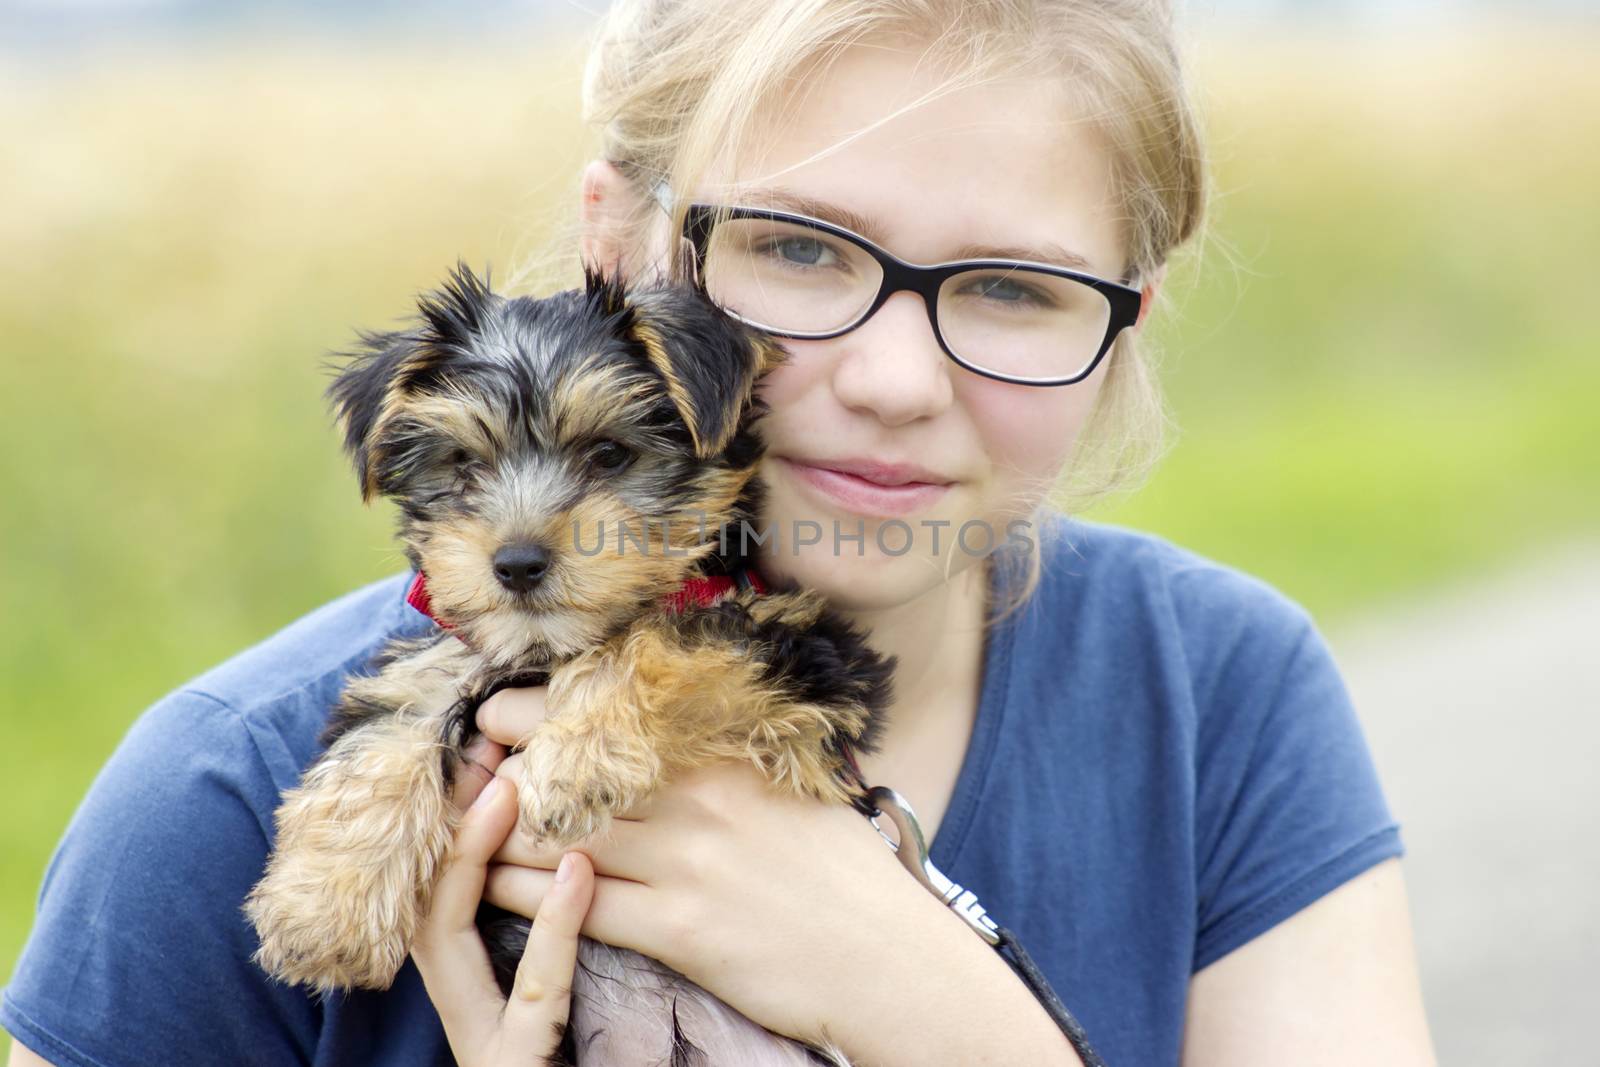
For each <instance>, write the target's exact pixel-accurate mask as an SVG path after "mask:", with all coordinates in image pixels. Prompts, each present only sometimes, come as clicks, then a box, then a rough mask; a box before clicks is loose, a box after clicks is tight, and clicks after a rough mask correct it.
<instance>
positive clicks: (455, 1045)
mask: <svg viewBox="0 0 1600 1067" xmlns="http://www.w3.org/2000/svg"><path fill="white" fill-rule="evenodd" d="M467 756H468V758H469V759H471V760H475V761H477V764H479V765H474V764H472V763H469V764H467V766H466V768H465V770H464V771H463V772H462V774H461V775H460V776H459V778H458V780H457V782H456V788H455V796H454V800H455V803H456V807H457V810H460V808H462V807H463V806H466V805H469V804H470V807H467V810H466V813H465V814H464V815H463V816H462V819H461V825H460V828H459V829H458V830H457V832H456V840H455V849H454V850H453V853H452V856H451V858H450V860H449V862H448V863H447V864H446V866H445V869H444V872H443V873H442V874H441V875H440V877H439V881H438V884H437V886H436V887H435V889H434V896H433V905H432V909H431V911H430V913H429V915H428V918H427V919H426V920H425V921H424V922H423V925H422V927H421V928H420V929H419V930H418V931H417V936H416V938H415V939H414V941H413V944H412V948H411V958H412V959H413V960H415V961H416V964H417V970H418V971H420V972H421V974H422V982H423V985H424V986H426V987H427V990H428V996H429V997H430V998H432V1000H433V1004H434V1007H435V1008H436V1009H437V1010H438V1012H439V1019H440V1021H441V1022H442V1023H443V1024H444V1032H445V1036H446V1038H447V1039H448V1040H449V1042H450V1051H451V1052H452V1053H453V1054H454V1055H455V1059H456V1062H457V1063H459V1064H461V1065H462V1067H502V1065H505V1067H510V1065H512V1064H515V1065H517V1067H527V1065H528V1064H532V1063H543V1062H545V1057H548V1056H550V1055H551V1054H552V1053H554V1052H555V1050H556V1048H557V1046H558V1045H560V1043H561V1035H562V1031H563V1028H564V1027H565V1026H566V1022H567V1013H568V1011H569V1009H570V1008H571V1003H572V997H571V986H572V971H573V967H574V966H575V964H576V961H577V955H578V928H579V925H580V924H581V923H582V922H583V918H584V915H585V913H586V912H587V911H588V910H589V903H590V901H591V899H592V898H593V895H594V870H593V868H592V867H591V866H590V863H589V858H588V857H587V856H585V855H584V854H583V853H581V852H568V853H567V854H566V855H565V856H561V855H557V856H556V857H555V859H556V862H557V864H558V865H559V866H558V870H556V871H555V872H554V873H553V874H551V875H550V884H549V886H548V891H547V892H546V893H545V894H544V895H543V896H542V898H541V900H540V903H539V906H538V909H537V915H534V916H533V928H532V930H530V931H529V935H528V945H527V948H526V950H525V951H524V952H523V956H522V961H521V963H520V964H518V966H517V977H516V983H515V985H514V987H513V989H512V994H511V998H510V1000H509V1001H507V999H506V998H505V997H503V996H502V995H501V994H500V987H499V985H498V984H497V983H496V982H495V979H494V972H493V970H492V969H491V968H490V965H489V954H488V952H487V951H486V950H485V949H484V945H483V940H482V938H481V937H479V935H478V928H477V925H476V923H475V921H474V916H475V914H476V912H477V909H478V901H479V899H480V898H481V897H482V896H483V884H484V877H485V874H486V870H487V865H488V862H489V857H490V856H491V855H493V854H494V851H495V850H496V849H497V848H499V847H500V845H501V843H502V842H503V841H504V840H505V839H506V834H507V832H508V831H509V830H510V829H511V827H512V826H513V825H514V824H515V822H516V818H517V804H516V790H515V789H514V788H513V787H512V785H511V783H510V782H508V781H504V780H502V779H501V778H498V777H495V776H494V775H493V774H492V773H491V770H492V768H493V766H495V765H498V764H499V762H500V760H501V759H503V757H504V750H503V749H502V748H501V747H500V746H499V745H496V744H494V743H493V742H491V741H488V740H487V739H484V738H479V739H478V741H477V742H476V743H475V744H473V745H472V746H471V747H469V748H468V750H467Z"/></svg>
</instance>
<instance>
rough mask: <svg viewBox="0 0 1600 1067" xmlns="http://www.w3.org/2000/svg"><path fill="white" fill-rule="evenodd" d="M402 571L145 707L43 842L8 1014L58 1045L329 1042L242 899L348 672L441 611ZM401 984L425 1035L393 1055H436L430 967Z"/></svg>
mask: <svg viewBox="0 0 1600 1067" xmlns="http://www.w3.org/2000/svg"><path fill="white" fill-rule="evenodd" d="M409 578H410V576H409V575H396V576H393V577H390V578H386V579H383V580H381V581H378V582H374V583H372V584H370V585H367V586H365V587H363V588H361V589H357V590H355V591H354V592H352V593H349V594H347V595H345V596H343V597H340V598H339V599H337V600H335V601H333V602H331V603H329V604H326V605H324V606H322V607H320V608H318V609H316V610H315V611H312V612H311V613H310V614H308V615H306V616H304V617H303V618H301V619H299V620H297V621H296V622H294V623H292V624H290V625H289V626H287V627H285V628H284V629H282V630H280V631H278V632H277V633H275V634H273V635H272V636H271V637H269V638H267V639H266V640H264V641H262V642H260V643H259V644H257V645H255V646H253V647H251V648H248V649H246V650H245V651H243V652H241V653H239V654H238V655H236V656H234V657H232V658H231V659H229V660H228V661H227V662H225V663H222V664H220V665H219V666H217V667H215V668H213V669H211V670H209V671H207V672H205V673H204V674H202V675H200V676H199V677H197V678H194V679H192V680H191V681H189V682H188V683H186V684H184V685H182V686H180V687H178V688H177V689H175V690H173V691H172V692H171V693H169V694H168V695H167V696H165V697H163V698H162V699H161V700H159V701H157V702H156V703H155V704H154V705H152V706H151V707H149V708H148V709H146V710H145V711H144V712H143V713H142V714H141V715H139V717H138V718H137V720H136V721H135V722H134V723H133V725H132V727H131V728H130V729H129V731H128V733H127V734H126V736H124V737H123V739H122V741H121V743H120V744H119V745H118V746H117V749H116V751H115V752H114V753H113V754H112V756H111V758H110V759H109V760H108V761H107V762H106V764H105V765H104V766H103V767H102V768H101V769H100V772H99V774H98V775H97V776H96V778H95V781H94V783H93V785H92V786H91V787H90V789H89V792H88V794H87V795H86V796H85V797H84V799H83V801H82V802H81V803H80V805H79V806H78V809H77V811H76V812H75V813H74V814H73V817H72V820H71V822H70V823H69V825H68V827H67V829H66V832H65V833H64V835H63V836H62V839H61V841H60V843H59V844H58V845H57V847H56V850H55V852H54V854H53V855H52V856H51V858H50V862H49V866H48V867H47V869H46V871H45V875H44V884H43V887H42V889H41V891H40V895H39V903H38V910H37V914H36V917H35V921H34V926H33V930H32V932H31V934H30V936H29V939H28V943H27V945H26V946H25V947H24V949H23V953H22V957H21V959H20V960H19V961H18V963H17V967H16V970H15V971H14V973H13V974H12V977H11V982H10V984H9V985H7V986H6V988H5V991H4V996H3V997H0V1026H4V1027H5V1029H7V1030H9V1031H10V1032H11V1033H12V1034H14V1035H15V1036H17V1037H18V1038H19V1039H21V1040H22V1042H23V1043H24V1044H25V1045H27V1046H28V1047H29V1048H31V1049H33V1050H34V1051H36V1052H38V1053H40V1054H41V1055H43V1056H44V1057H45V1058H46V1059H48V1060H50V1061H51V1062H55V1063H96V1064H119V1063H201V1062H206V1063H211V1062H216V1063H295V1062H309V1061H310V1059H311V1057H312V1056H313V1055H314V1054H315V1052H316V1050H317V1049H318V1048H319V1047H325V1046H326V1034H325V1033H323V1030H324V1027H325V1025H332V1023H329V1022H328V1021H327V1020H325V1019H324V1018H323V1012H322V1010H321V1009H320V1008H319V1007H318V1006H317V1004H316V1003H314V1002H313V1001H312V1000H311V999H310V998H309V997H308V996H307V994H306V993H305V992H304V991H302V990H300V989H297V988H291V987H288V986H284V985H282V984H280V983H277V982H273V981H271V980H270V979H268V978H267V977H266V975H265V973H264V972H262V971H261V970H260V969H259V968H257V967H256V966H255V965H254V964H253V963H251V962H250V960H251V955H252V953H253V952H254V950H255V947H256V944H257V942H256V940H255V935H254V931H253V930H252V929H251V927H250V925H249V923H248V922H247V921H246V919H245V916H244V914H243V912H242V911H241V909H240V905H241V903H242V901H243V900H244V898H245V896H246V894H247V893H248V892H249V890H250V888H251V886H252V885H253V884H254V883H255V881H256V880H257V879H258V878H259V877H260V875H261V871H262V869H263V866H264V863H265V860H266V855H267V850H268V847H269V842H270V841H271V840H272V837H273V813H274V811H275V810H276V808H277V805H278V801H279V797H280V794H281V793H282V791H283V790H284V789H286V788H288V787H289V786H292V785H293V784H294V783H295V782H296V781H297V780H298V778H299V774H300V771H301V768H302V767H303V766H304V764H306V763H308V762H309V761H310V759H311V758H312V756H313V755H314V747H315V743H316V737H317V734H318V733H319V732H320V728H321V724H322V722H323V721H324V720H325V718H326V716H327V712H328V709H329V707H330V706H331V705H332V701H333V699H334V698H335V697H336V696H337V693H338V691H339V689H340V688H341V687H342V683H343V680H344V677H345V675H346V674H347V673H348V672H350V671H351V670H355V669H358V668H360V667H362V666H363V665H364V664H365V663H366V661H367V660H368V659H369V658H370V657H371V655H372V654H373V653H374V652H375V651H377V649H378V648H380V647H381V646H382V645H383V644H384V643H385V641H386V639H387V638H388V637H390V636H400V635H403V634H404V635H409V633H408V632H415V631H417V630H422V629H425V628H426V627H427V626H431V625H432V623H430V622H428V620H426V619H425V618H423V617H422V616H420V615H415V618H414V619H413V618H410V617H408V615H407V613H408V612H410V610H411V609H409V608H408V607H407V606H406V605H405V602H404V597H405V590H406V588H407V585H408V583H409ZM412 614H413V615H414V614H415V613H412ZM86 931H88V933H87V934H86ZM408 981H410V980H409V979H408ZM152 990H156V991H158V992H159V994H160V995H159V996H152V993H151V991H152ZM394 995H401V996H404V997H407V998H409V1000H408V1001H407V1006H408V1010H409V1011H410V1014H409V1015H407V1016H406V1018H407V1020H408V1021H407V1022H406V1023H405V1024H403V1025H405V1026H406V1027H408V1028H410V1029H414V1030H415V1033H414V1034H411V1035H410V1036H411V1037H413V1038H414V1040H413V1041H411V1042H410V1045H409V1046H408V1048H414V1049H415V1051H414V1052H408V1053H407V1054H406V1055H404V1056H396V1057H395V1058H394V1059H392V1060H390V1061H386V1062H393V1063H397V1064H398V1063H405V1064H408V1065H409V1064H412V1063H415V1064H419V1065H420V1064H423V1063H431V1062H436V1057H435V1056H434V1053H435V1052H436V1046H438V1045H439V1044H440V1043H441V1041H440V1035H438V1034H437V1033H436V1031H437V1030H438V1026H437V1022H436V1021H432V1022H430V1020H429V1018H428V1016H427V1014H425V1013H424V1012H422V1011H421V1010H420V1007H419V1006H425V1004H426V1001H425V999H423V994H422V993H421V990H420V985H418V984H417V983H416V982H415V981H410V984H409V985H407V986H406V987H405V988H404V990H403V991H402V993H400V994H394ZM385 996H391V994H385ZM362 1004H364V1005H367V1007H360V1008H348V1007H347V1008H346V1009H343V1010H344V1012H345V1014H344V1015H343V1016H341V1018H349V1019H350V1022H349V1026H350V1028H351V1029H352V1031H353V1032H354V1031H360V1030H361V1028H362V1027H363V1026H368V1027H370V1026H371V1021H370V1019H367V1020H363V1019H361V1018H355V1017H353V1015H359V1013H360V1012H363V1011H369V1010H373V1011H375V1010H376V1009H375V1008H372V1007H371V1004H372V1002H371V998H368V1000H365V1001H363V1002H362ZM397 1014H399V1013H397ZM396 1044H397V1046H399V1045H403V1044H405V1042H399V1041H397V1043H396Z"/></svg>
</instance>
